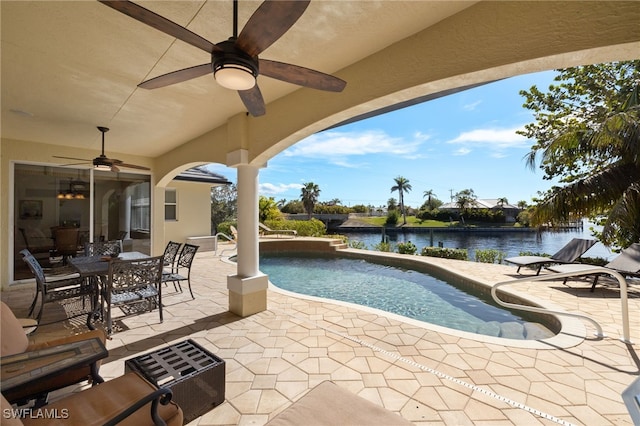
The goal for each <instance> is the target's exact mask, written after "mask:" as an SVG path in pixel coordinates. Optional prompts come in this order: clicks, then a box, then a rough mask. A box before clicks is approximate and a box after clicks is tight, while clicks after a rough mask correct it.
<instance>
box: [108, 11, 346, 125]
mask: <svg viewBox="0 0 640 426" xmlns="http://www.w3.org/2000/svg"><path fill="white" fill-rule="evenodd" d="M98 1H100V2H101V3H103V4H105V5H107V6H109V7H111V8H113V9H115V10H117V11H119V12H121V13H124V14H125V15H128V16H130V17H132V18H134V19H136V20H138V21H140V22H142V23H144V24H147V25H149V26H151V27H153V28H156V29H157V30H160V31H162V32H164V33H165V34H168V35H170V36H172V37H176V38H178V39H180V40H182V41H184V42H185V43H189V44H191V45H192V46H195V47H197V48H199V49H202V50H204V51H206V52H207V53H209V54H211V62H209V63H206V64H202V65H196V66H194V67H189V68H185V69H182V70H178V71H174V72H171V73H168V74H164V75H161V76H158V77H155V78H152V79H150V80H146V81H144V82H142V83H140V84H139V85H138V87H142V88H144V89H156V88H159V87H164V86H169V85H171V84H176V83H180V82H183V81H187V80H190V79H192V78H196V77H200V76H203V75H206V74H209V73H211V72H213V76H214V78H215V79H216V81H217V82H218V84H220V85H221V86H223V87H226V88H228V89H233V90H237V91H238V94H239V95H240V99H242V102H243V103H244V105H245V107H246V108H247V110H248V111H249V113H250V114H251V115H252V116H254V117H257V116H260V115H263V114H264V113H265V112H266V111H265V104H264V99H263V97H262V93H261V92H260V88H259V87H258V85H257V83H256V78H257V77H258V75H264V76H267V77H271V78H275V79H277V80H282V81H285V82H288V83H293V84H297V85H299V86H304V87H309V88H313V89H318V90H326V91H330V92H341V91H342V90H343V89H344V88H345V86H346V84H347V83H346V82H345V81H344V80H341V79H339V78H337V77H334V76H331V75H328V74H325V73H322V72H320V71H315V70H312V69H309V68H304V67H300V66H298V65H293V64H287V63H283V62H277V61H271V60H268V59H258V55H259V54H260V53H261V52H262V51H264V50H265V49H266V48H268V47H269V46H271V45H272V44H273V43H274V42H275V41H277V40H278V39H279V38H280V37H282V36H283V35H284V33H286V32H287V31H288V30H289V28H291V27H292V26H293V24H295V23H296V21H297V20H298V19H299V18H300V16H302V14H303V13H304V11H305V10H306V8H307V6H308V5H309V3H310V0H287V1H285V0H266V1H265V2H264V3H262V4H261V5H260V6H259V7H258V9H257V10H256V11H255V12H254V13H253V15H252V16H251V18H249V21H247V23H246V25H245V26H244V28H243V29H242V31H241V32H240V34H239V35H238V1H237V0H234V1H233V36H232V37H231V38H229V39H228V40H225V41H222V42H220V43H216V44H214V43H211V42H210V41H208V40H206V39H204V38H203V37H201V36H199V35H197V34H195V33H193V32H191V31H190V30H188V29H186V28H184V27H182V26H180V25H178V24H176V23H175V22H173V21H170V20H168V19H166V18H164V17H162V16H160V15H158V14H156V13H154V12H152V11H150V10H148V9H145V8H144V7H142V6H139V5H137V4H135V3H132V2H130V1H121V0H98Z"/></svg>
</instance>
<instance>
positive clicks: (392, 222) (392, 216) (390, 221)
mask: <svg viewBox="0 0 640 426" xmlns="http://www.w3.org/2000/svg"><path fill="white" fill-rule="evenodd" d="M399 216H400V215H399V213H398V211H397V210H389V211H388V212H387V220H386V221H385V222H384V224H385V225H389V226H396V225H397V224H398V219H400V217H399Z"/></svg>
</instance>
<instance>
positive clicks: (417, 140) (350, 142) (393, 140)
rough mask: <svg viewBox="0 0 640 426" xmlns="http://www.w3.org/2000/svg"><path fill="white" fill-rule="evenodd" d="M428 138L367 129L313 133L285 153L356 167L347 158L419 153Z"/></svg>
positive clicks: (285, 154)
mask: <svg viewBox="0 0 640 426" xmlns="http://www.w3.org/2000/svg"><path fill="white" fill-rule="evenodd" d="M426 139H428V136H427V135H425V134H422V133H416V134H415V135H414V139H413V140H405V139H403V138H397V137H392V136H390V135H388V134H387V133H385V132H384V131H381V130H369V131H364V132H324V133H319V134H315V135H312V136H310V137H308V138H306V139H304V140H303V141H301V142H299V143H297V144H296V145H294V146H292V147H291V148H289V149H287V150H286V151H284V152H283V155H284V156H287V157H294V156H295V157H309V158H322V159H326V160H327V161H329V162H331V163H333V164H337V165H343V166H346V167H353V163H352V162H350V161H348V160H347V157H351V156H362V155H369V154H388V155H397V156H407V155H412V154H415V153H416V152H417V151H418V148H419V146H420V144H421V143H422V142H423V141H424V140H426Z"/></svg>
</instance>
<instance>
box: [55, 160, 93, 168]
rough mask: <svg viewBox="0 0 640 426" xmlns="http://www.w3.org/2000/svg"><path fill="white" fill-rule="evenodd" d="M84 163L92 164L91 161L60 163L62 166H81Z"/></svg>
mask: <svg viewBox="0 0 640 426" xmlns="http://www.w3.org/2000/svg"><path fill="white" fill-rule="evenodd" d="M82 164H91V162H90V161H83V162H82V163H67V164H60V167H68V166H80V165H82Z"/></svg>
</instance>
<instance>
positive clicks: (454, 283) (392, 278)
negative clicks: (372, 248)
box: [260, 253, 555, 340]
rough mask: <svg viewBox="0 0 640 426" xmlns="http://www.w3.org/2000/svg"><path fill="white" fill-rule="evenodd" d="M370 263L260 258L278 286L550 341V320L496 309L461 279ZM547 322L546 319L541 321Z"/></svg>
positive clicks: (296, 256) (459, 326)
mask: <svg viewBox="0 0 640 426" xmlns="http://www.w3.org/2000/svg"><path fill="white" fill-rule="evenodd" d="M387 263H388V262H385V264H381V263H375V262H373V261H371V260H365V259H355V258H347V257H336V256H323V255H318V254H315V253H314V254H308V253H268V254H264V253H263V254H261V255H260V269H261V270H262V271H263V272H264V273H265V274H267V275H269V280H270V281H271V282H272V283H273V284H274V285H275V286H277V287H279V288H281V289H284V290H287V291H291V292H295V293H298V294H305V295H309V296H316V297H323V298H327V299H333V300H339V301H343V302H349V303H355V304H358V305H362V306H368V307H371V308H376V309H380V310H383V311H386V312H391V313H394V314H398V315H402V316H404V317H408V318H412V319H416V320H419V321H424V322H428V323H431V324H436V325H440V326H443V327H447V328H452V329H456V330H461V331H466V332H471V333H476V334H482V335H487V336H495V337H503V338H509V339H519V340H525V339H527V340H529V339H544V338H548V337H551V336H554V335H555V333H554V332H552V331H551V330H550V329H552V328H554V326H553V324H554V321H553V318H552V317H549V316H545V315H543V316H528V315H529V314H527V313H524V312H513V311H509V310H506V309H504V308H502V307H499V306H497V305H496V304H495V303H494V302H493V300H492V299H491V297H490V296H489V295H488V294H479V292H477V291H474V290H473V289H472V288H470V287H469V286H468V285H465V283H464V282H463V281H462V280H456V279H453V278H451V277H445V276H443V275H438V274H437V273H434V272H433V271H429V272H428V273H427V272H425V271H420V270H412V269H407V268H404V267H399V266H389V265H388V264H387ZM545 317H546V318H545Z"/></svg>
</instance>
